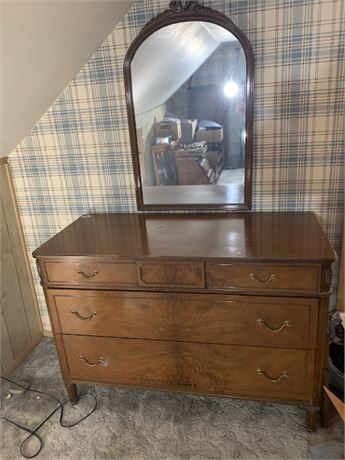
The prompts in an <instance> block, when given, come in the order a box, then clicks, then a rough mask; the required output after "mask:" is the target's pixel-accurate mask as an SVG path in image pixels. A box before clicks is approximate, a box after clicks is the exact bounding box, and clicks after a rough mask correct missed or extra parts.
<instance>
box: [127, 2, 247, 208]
mask: <svg viewBox="0 0 345 460" xmlns="http://www.w3.org/2000/svg"><path fill="white" fill-rule="evenodd" d="M253 61H254V59H253V52H252V48H251V45H250V43H249V41H248V39H247V38H246V36H245V35H244V33H243V32H242V31H241V30H240V29H239V28H238V27H237V26H236V25H234V24H233V23H232V21H231V20H230V19H229V18H228V17H226V16H225V15H223V14H222V13H220V12H218V11H215V10H213V9H211V8H209V7H204V6H202V5H200V4H199V3H198V2H197V1H186V2H181V1H172V2H171V3H170V8H169V9H168V10H166V11H163V12H162V13H160V14H159V15H158V16H156V17H155V18H153V19H152V20H151V21H149V22H148V23H147V24H146V25H145V26H144V28H143V29H142V31H141V32H140V33H139V35H138V36H137V37H136V38H135V40H134V41H133V43H132V44H131V46H130V47H129V49H128V51H127V54H126V57H125V63H124V77H125V87H126V103H127V112H128V122H129V131H130V140H131V149H132V160H133V168H134V174H135V180H136V196H137V203H138V208H139V209H143V210H145V209H147V210H153V209H157V210H161V209H205V210H206V209H233V210H245V209H250V206H251V168H252V137H253V134H252V132H253V117H252V99H253Z"/></svg>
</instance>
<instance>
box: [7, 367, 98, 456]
mask: <svg viewBox="0 0 345 460" xmlns="http://www.w3.org/2000/svg"><path fill="white" fill-rule="evenodd" d="M0 378H1V379H2V380H4V381H5V382H9V383H12V384H13V385H17V386H18V387H20V388H22V389H23V390H26V391H32V392H33V393H38V394H41V395H45V396H48V397H49V398H52V399H54V400H55V401H56V402H57V404H58V407H56V408H55V409H54V410H53V411H52V412H51V413H50V414H49V415H48V417H46V418H45V419H44V420H43V421H42V422H41V423H40V424H39V425H38V427H37V428H35V429H34V430H33V431H32V430H30V429H29V428H26V427H24V426H22V425H20V424H19V423H16V422H14V421H13V420H10V419H8V418H6V417H0V420H4V421H5V422H8V423H11V424H12V425H14V426H16V427H17V428H20V429H21V430H23V431H26V432H27V433H29V436H27V437H26V438H25V439H24V441H23V442H22V443H21V444H20V453H21V455H22V456H23V457H24V458H34V457H36V456H37V455H38V454H39V453H40V452H41V450H42V447H43V441H42V439H41V438H40V436H39V435H38V434H37V431H38V430H39V429H40V428H41V427H42V426H43V425H44V424H45V423H46V422H47V421H48V420H49V419H50V417H52V416H53V415H54V414H55V412H57V411H58V410H59V409H61V413H60V425H61V426H62V427H63V428H72V427H73V426H76V425H78V424H79V423H81V422H82V421H84V420H85V419H87V418H88V417H89V416H90V415H91V414H93V413H94V412H95V410H96V409H97V398H96V396H95V395H94V394H93V393H80V395H79V397H83V396H86V395H88V396H91V397H92V398H93V399H94V406H93V408H92V409H91V411H90V412H89V413H88V414H86V415H85V417H83V418H81V419H80V420H77V421H76V422H74V423H71V424H70V425H67V424H65V423H63V415H64V406H65V405H66V404H67V403H68V402H70V400H69V399H68V400H67V401H64V402H61V401H59V400H58V398H56V397H55V396H53V395H51V394H49V393H46V392H44V391H40V390H34V389H32V388H30V387H26V386H23V385H21V384H20V383H17V382H14V381H13V380H10V379H8V378H6V377H3V376H2V375H1V376H0ZM32 436H34V437H35V438H36V439H37V440H38V442H39V448H38V450H37V451H36V452H35V453H33V454H32V455H27V454H25V444H26V443H27V441H28V440H29V439H30V438H31V437H32Z"/></svg>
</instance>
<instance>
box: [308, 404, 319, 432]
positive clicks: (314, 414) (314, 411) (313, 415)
mask: <svg viewBox="0 0 345 460" xmlns="http://www.w3.org/2000/svg"><path fill="white" fill-rule="evenodd" d="M319 412H320V408H318V407H311V408H309V409H307V429H308V431H309V432H314V431H315V430H316V422H317V419H318V415H319Z"/></svg>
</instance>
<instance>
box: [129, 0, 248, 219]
mask: <svg viewBox="0 0 345 460" xmlns="http://www.w3.org/2000/svg"><path fill="white" fill-rule="evenodd" d="M186 21H204V22H211V23H213V24H217V25H219V26H221V27H223V28H224V29H226V30H228V31H229V32H230V33H232V34H233V35H234V36H235V37H236V38H237V39H238V40H239V42H240V43H241V45H242V47H243V50H244V53H245V57H246V86H247V88H246V133H247V139H246V147H245V168H244V169H245V183H244V203H232V204H231V203H229V204H225V203H220V204H202V203H200V204H188V203H186V204H175V205H174V204H145V203H144V197H143V187H142V182H141V173H140V164H139V149H138V142H137V134H136V131H137V130H136V121H135V111H134V103H133V92H132V74H131V63H132V60H133V58H134V55H135V54H136V52H137V50H138V48H139V47H140V45H141V44H142V43H143V42H144V41H145V40H146V38H147V37H149V36H150V35H151V34H153V33H154V32H156V31H157V30H159V29H162V28H163V27H166V26H168V25H171V24H176V23H179V22H186ZM123 73H124V82H125V94H126V106H127V116H128V126H129V134H130V143H131V152H132V163H133V171H134V176H135V189H136V199H137V207H138V210H151V211H153V210H159V211H162V210H235V211H236V210H250V209H251V192H252V150H253V86H254V54H253V50H252V47H251V44H250V42H249V40H248V38H247V37H246V35H245V34H244V33H243V32H242V31H241V30H240V29H239V28H238V27H237V26H236V25H235V24H234V23H233V22H232V21H231V20H230V19H229V18H228V17H227V16H225V15H224V14H223V13H220V12H218V11H216V10H214V9H212V8H210V7H206V6H203V5H201V4H199V3H198V1H196V0H189V1H171V2H170V4H169V9H167V10H165V11H163V12H162V13H160V14H158V15H157V16H155V17H154V18H153V19H151V20H150V21H149V22H148V23H147V24H146V25H145V26H144V27H143V29H142V30H141V31H140V32H139V34H138V35H137V36H136V38H135V39H134V41H133V42H132V44H131V45H130V47H129V48H128V50H127V53H126V56H125V60H124V66H123Z"/></svg>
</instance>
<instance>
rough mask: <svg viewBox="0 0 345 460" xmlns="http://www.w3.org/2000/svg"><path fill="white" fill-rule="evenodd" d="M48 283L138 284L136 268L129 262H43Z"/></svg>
mask: <svg viewBox="0 0 345 460" xmlns="http://www.w3.org/2000/svg"><path fill="white" fill-rule="evenodd" d="M44 267H45V272H46V278H47V282H48V283H56V284H74V285H76V284H82V285H87V284H90V285H94V284H115V285H116V284H118V285H134V286H137V285H138V278H137V268H136V264H135V263H130V262H128V263H127V262H124V263H121V262H96V261H95V262H94V261H90V262H45V263H44Z"/></svg>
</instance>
